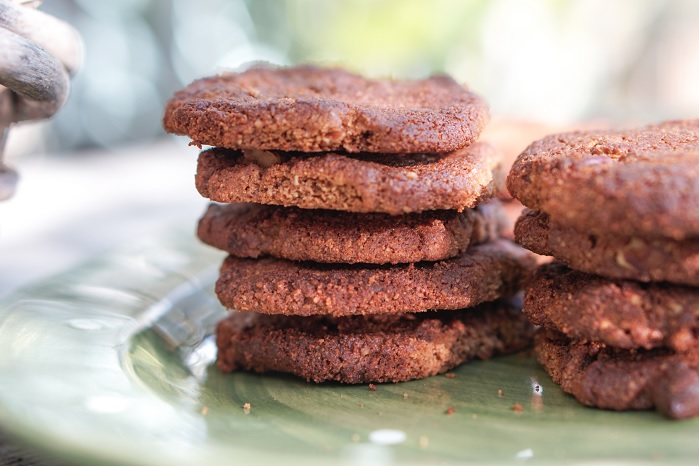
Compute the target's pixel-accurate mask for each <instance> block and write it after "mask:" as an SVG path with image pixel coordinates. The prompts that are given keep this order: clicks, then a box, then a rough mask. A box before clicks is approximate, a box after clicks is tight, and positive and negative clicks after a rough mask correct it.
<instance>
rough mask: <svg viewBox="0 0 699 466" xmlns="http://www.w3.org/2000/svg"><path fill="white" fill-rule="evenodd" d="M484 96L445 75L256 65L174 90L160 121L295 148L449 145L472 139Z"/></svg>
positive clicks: (250, 145) (236, 144)
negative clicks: (408, 76) (408, 77)
mask: <svg viewBox="0 0 699 466" xmlns="http://www.w3.org/2000/svg"><path fill="white" fill-rule="evenodd" d="M487 119H488V107H487V105H486V103H485V101H484V100H483V99H481V98H480V97H478V96H477V95H476V94H474V93H472V92H470V91H469V90H467V89H465V88H464V87H463V86H460V85H459V84H457V83H456V82H455V81H454V80H453V79H451V78H449V77H446V76H435V77H431V78H428V79H423V80H419V81H402V80H390V79H384V80H378V79H368V78H364V77H361V76H359V75H356V74H353V73H349V72H347V71H344V70H340V69H332V68H318V67H314V66H301V67H297V68H280V69H272V68H253V69H249V70H247V71H245V72H243V73H235V74H233V73H230V74H223V75H220V76H213V77H210V78H204V79H200V80H198V81H195V82H193V83H192V84H190V85H189V86H187V87H186V88H184V89H182V90H180V91H179V92H177V93H175V95H174V96H173V97H172V99H171V100H170V101H169V102H168V103H167V106H166V107H165V116H164V117H163V126H164V127H165V130H166V131H168V132H171V133H176V134H182V135H187V136H189V137H191V138H192V140H193V141H194V143H195V144H199V145H210V146H219V147H227V148H231V149H264V150H283V151H301V152H320V151H333V150H343V151H347V152H376V153H384V154H404V153H413V152H427V153H436V152H449V151H453V150H456V149H459V148H461V147H465V146H467V145H469V144H471V143H472V142H473V141H475V140H476V139H477V137H478V134H479V133H480V131H481V129H482V128H483V126H484V125H485V123H486V121H487Z"/></svg>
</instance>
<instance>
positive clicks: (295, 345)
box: [216, 301, 533, 383]
mask: <svg viewBox="0 0 699 466" xmlns="http://www.w3.org/2000/svg"><path fill="white" fill-rule="evenodd" d="M532 333H533V332H532V327H531V325H529V324H528V323H527V322H526V319H524V318H523V316H522V314H521V312H519V309H518V308H517V307H515V306H514V305H513V304H511V303H509V302H507V301H497V302H494V303H487V304H482V305H480V306H478V307H477V308H475V309H467V310H460V311H439V312H428V313H422V314H402V315H375V316H348V317H338V318H331V317H326V316H315V317H293V316H272V315H264V314H256V313H241V312H234V313H232V314H231V315H230V316H229V317H228V318H227V319H226V320H224V321H222V322H221V323H219V324H218V327H217V330H216V343H217V346H218V361H217V365H218V367H219V368H220V369H221V370H223V371H226V372H230V371H234V370H238V369H244V370H248V371H255V372H272V371H274V372H286V373H291V374H294V375H297V376H299V377H303V378H305V379H306V380H308V381H313V382H324V381H337V382H343V383H369V382H401V381H405V380H412V379H419V378H423V377H428V376H431V375H436V374H441V373H444V372H446V371H448V370H449V369H452V368H454V367H455V366H457V365H459V364H462V363H464V362H466V361H469V360H471V359H474V358H478V359H488V358H490V357H491V356H493V355H496V354H504V353H511V352H515V351H518V350H520V349H523V348H525V347H527V346H529V344H530V343H531V337H532Z"/></svg>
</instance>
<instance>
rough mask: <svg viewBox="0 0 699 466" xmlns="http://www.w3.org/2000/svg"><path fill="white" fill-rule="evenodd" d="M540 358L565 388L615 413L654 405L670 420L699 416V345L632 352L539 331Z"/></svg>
mask: <svg viewBox="0 0 699 466" xmlns="http://www.w3.org/2000/svg"><path fill="white" fill-rule="evenodd" d="M535 350H536V353H537V357H538V359H539V362H540V363H541V365H542V366H544V369H546V371H547V372H548V373H549V374H550V375H551V378H552V379H553V381H554V382H555V383H557V384H559V385H560V386H561V388H562V389H563V391H565V392H567V393H570V394H571V395H573V396H574V397H575V398H577V400H578V401H580V402H581V403H583V404H585V405H588V406H595V407H598V408H604V409H612V410H615V411H625V410H632V409H633V410H635V409H652V408H655V409H657V410H658V411H660V412H662V413H663V414H665V415H666V416H668V417H671V418H676V419H679V418H687V417H694V416H697V415H699V372H698V371H699V344H697V342H695V343H694V345H693V346H692V347H691V348H688V349H687V351H686V352H683V353H675V352H672V351H669V350H667V349H654V350H639V351H628V350H619V349H615V348H611V347H605V346H604V345H601V344H598V343H587V344H586V343H579V342H573V341H570V340H567V339H565V338H561V337H558V336H555V335H553V334H550V333H548V334H545V333H542V332H540V333H538V334H537V335H536V339H535Z"/></svg>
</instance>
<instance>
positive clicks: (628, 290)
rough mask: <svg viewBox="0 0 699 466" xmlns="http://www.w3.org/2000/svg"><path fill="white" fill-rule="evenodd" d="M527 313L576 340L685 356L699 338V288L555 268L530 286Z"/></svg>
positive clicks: (539, 273)
mask: <svg viewBox="0 0 699 466" xmlns="http://www.w3.org/2000/svg"><path fill="white" fill-rule="evenodd" d="M524 313H525V314H526V315H527V317H529V319H530V320H531V321H532V323H534V324H535V325H541V326H543V327H546V328H550V329H555V330H557V331H559V332H561V333H563V334H565V335H566V336H568V337H570V338H573V339H575V340H584V341H598V342H601V343H606V344H608V345H611V346H616V347H619V348H625V349H632V348H655V347H661V346H667V347H670V348H673V349H676V350H679V351H685V350H687V349H688V348H690V347H691V346H692V345H694V344H695V342H696V337H695V335H697V334H698V333H699V288H692V287H685V286H679V285H669V284H666V283H654V284H644V283H639V282H636V281H631V280H607V279H603V278H600V277H597V276H595V275H589V274H586V273H583V272H576V271H574V270H571V269H569V268H567V267H565V266H564V265H562V264H559V263H553V264H547V265H544V266H541V267H540V268H539V270H538V271H537V273H536V275H535V277H534V279H533V280H532V282H531V283H530V285H529V289H528V290H527V293H526V297H525V299H524Z"/></svg>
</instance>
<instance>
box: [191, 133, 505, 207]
mask: <svg viewBox="0 0 699 466" xmlns="http://www.w3.org/2000/svg"><path fill="white" fill-rule="evenodd" d="M497 167H498V159H497V157H496V155H495V153H494V151H493V150H492V148H491V147H489V146H487V145H485V144H481V143H476V144H473V145H471V146H469V147H467V148H465V149H462V150H459V151H456V152H452V153H449V154H445V155H425V154H420V155H409V156H408V155H406V156H404V157H401V158H400V159H394V160H392V161H381V160H379V159H378V158H376V157H374V156H371V155H367V154H364V155H363V156H352V157H349V156H347V155H343V154H335V153H326V154H322V155H315V156H308V155H304V154H298V153H294V154H288V153H281V152H267V151H244V152H241V151H231V150H226V149H211V150H207V151H204V152H202V153H201V154H200V155H199V163H198V166H197V174H196V178H195V181H196V186H197V190H198V191H199V193H200V194H201V195H202V196H204V197H207V198H209V199H211V200H212V201H217V202H224V203H232V202H255V203H258V204H276V205H284V206H295V207H301V208H304V209H331V210H344V211H350V212H364V213H366V212H382V213H387V214H391V215H402V214H406V213H410V212H423V211H425V210H441V209H453V210H463V209H466V208H472V207H475V206H477V205H478V204H480V203H482V202H483V201H485V200H487V199H488V198H490V196H491V195H492V193H493V190H494V182H493V170H495V169H497Z"/></svg>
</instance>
